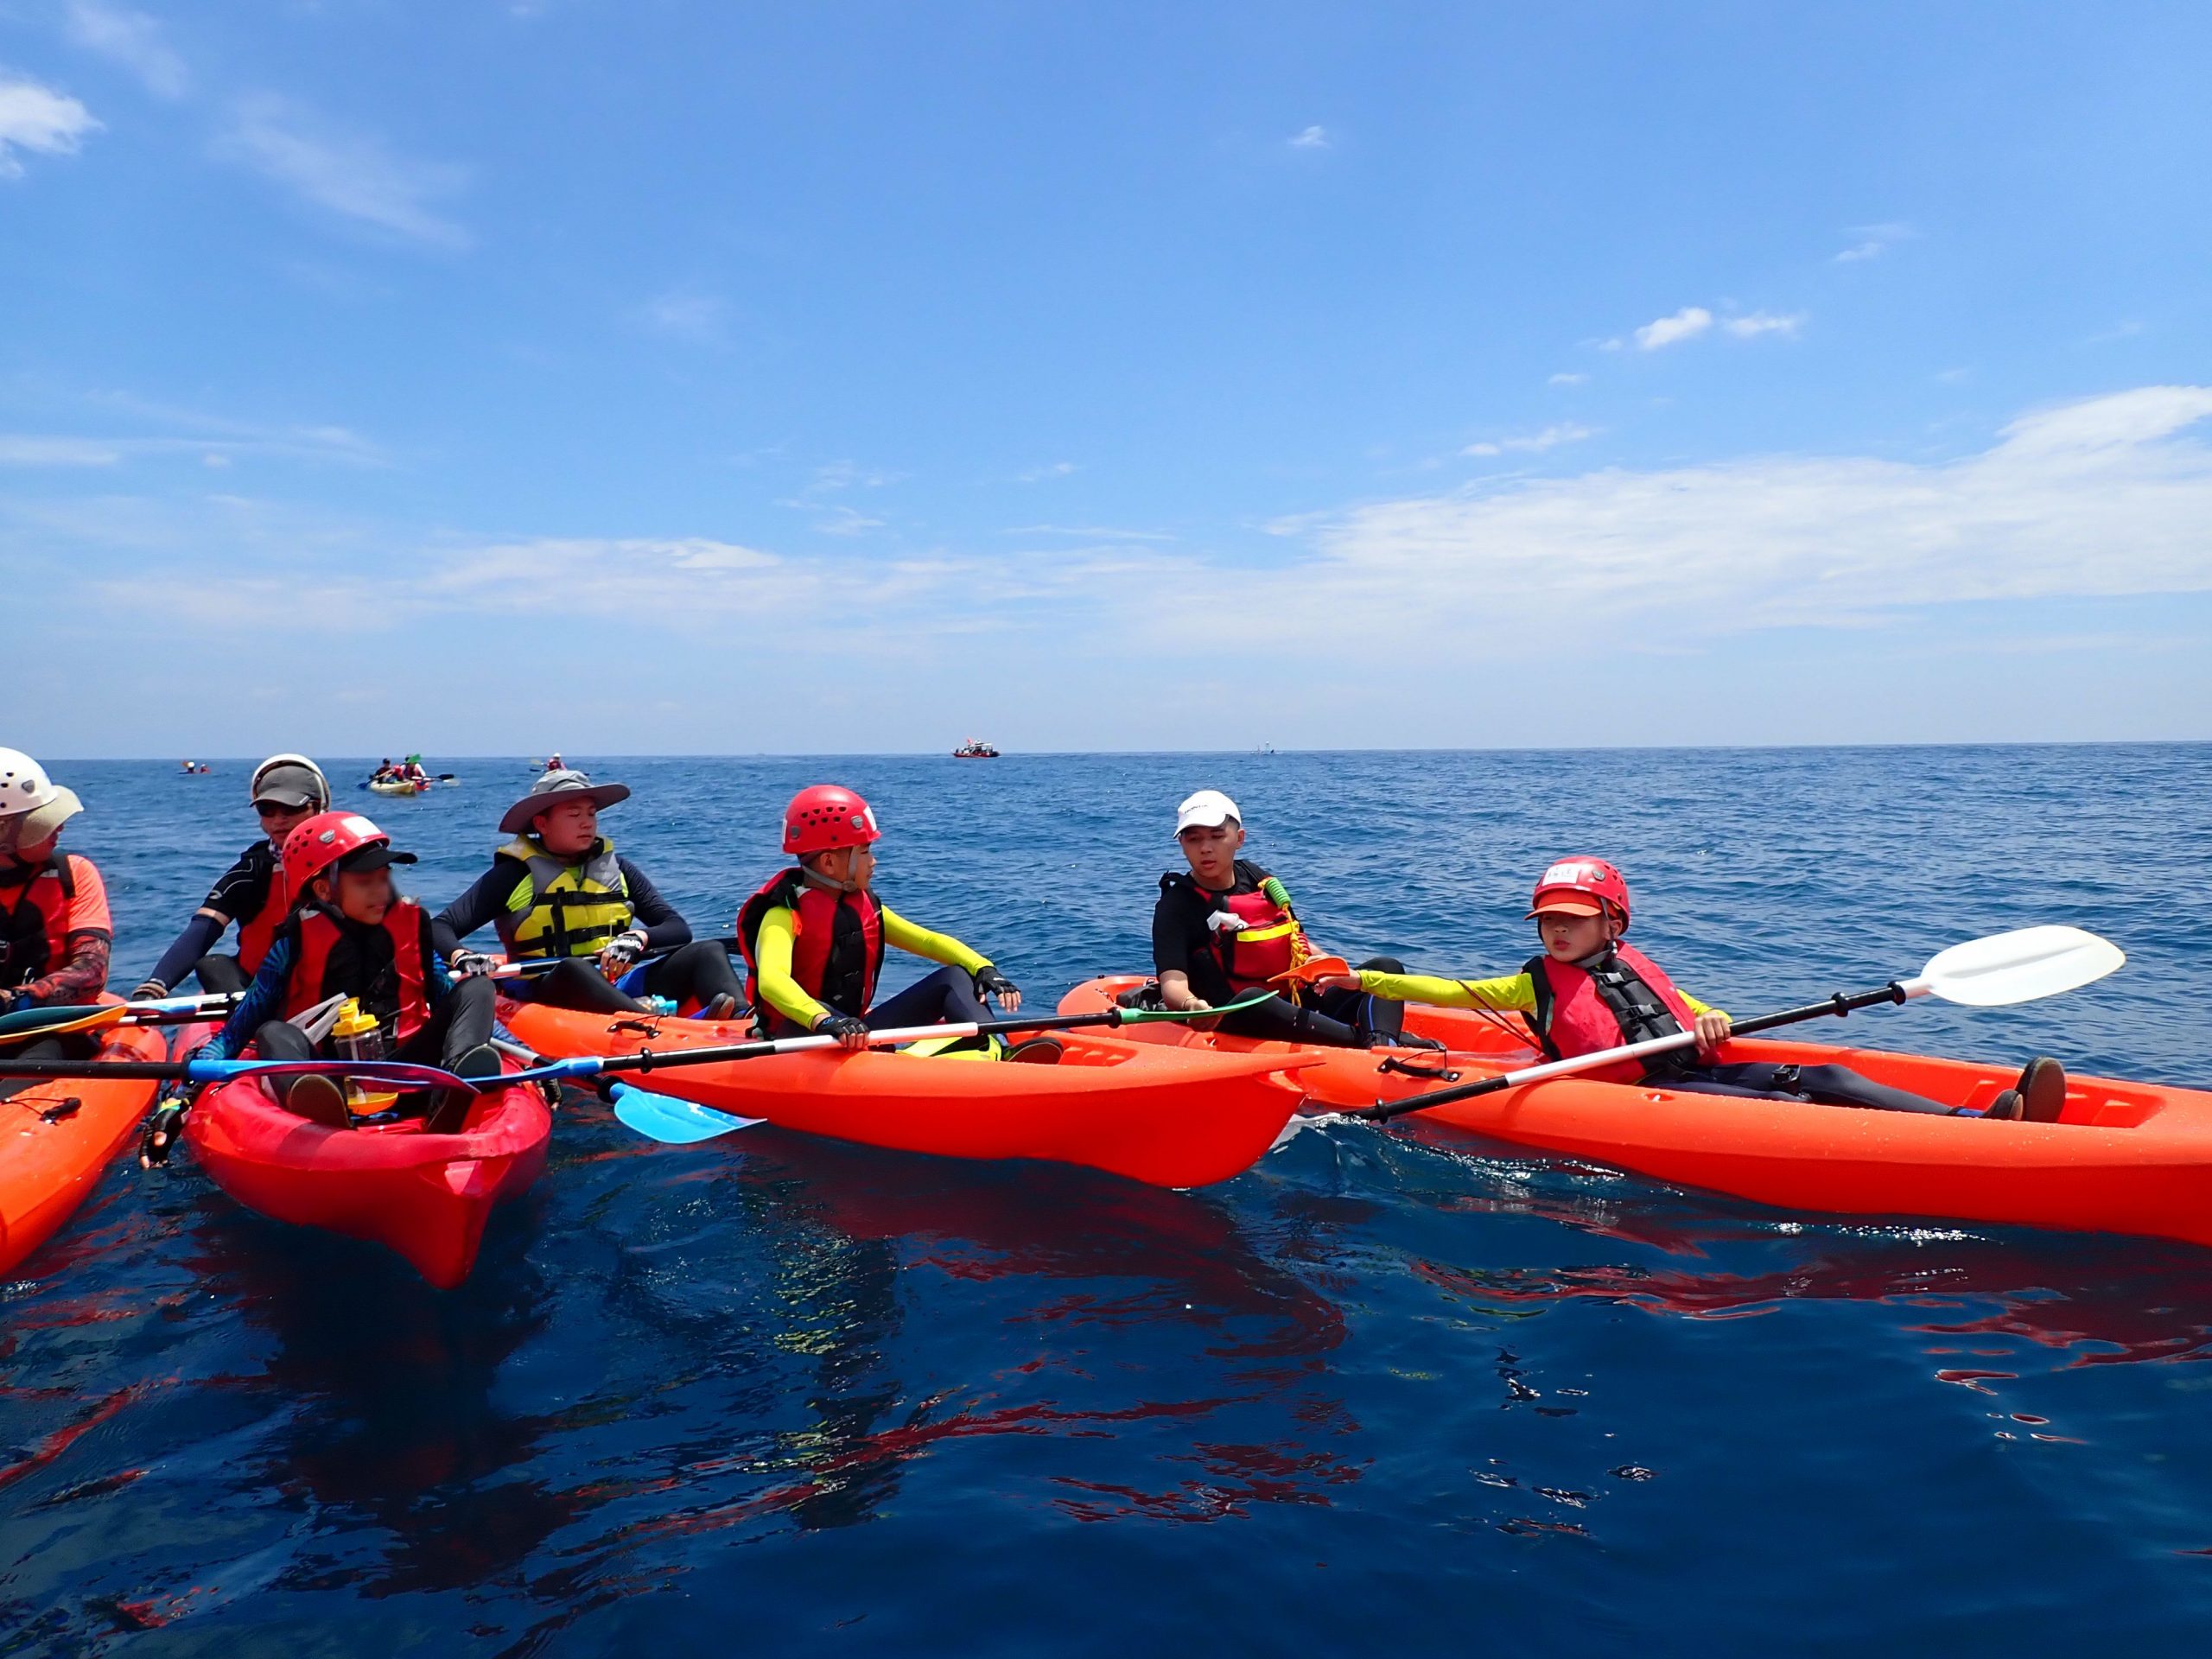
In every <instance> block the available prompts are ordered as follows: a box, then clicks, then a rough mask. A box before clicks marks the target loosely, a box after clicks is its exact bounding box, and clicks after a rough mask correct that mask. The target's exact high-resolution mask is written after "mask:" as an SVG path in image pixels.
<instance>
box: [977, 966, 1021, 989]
mask: <svg viewBox="0 0 2212 1659" xmlns="http://www.w3.org/2000/svg"><path fill="white" fill-rule="evenodd" d="M1013 989H1014V982H1013V981H1012V980H1010V979H1008V978H1007V976H1005V975H1004V974H1002V973H1001V972H999V970H998V969H995V968H994V967H992V966H991V964H990V963H988V962H987V963H984V964H983V965H982V967H980V968H978V969H976V995H978V996H1004V995H1006V994H1007V992H1009V991H1011V990H1013Z"/></svg>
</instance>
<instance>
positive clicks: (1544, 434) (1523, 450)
mask: <svg viewBox="0 0 2212 1659" xmlns="http://www.w3.org/2000/svg"><path fill="white" fill-rule="evenodd" d="M1597 435H1598V429H1597V428H1596V427H1594V426H1578V425H1576V424H1575V423H1573V422H1572V421H1561V422H1560V423H1558V424H1556V425H1554V426H1548V427H1546V428H1545V429H1543V430H1542V431H1541V432H1530V433H1527V434H1524V435H1522V436H1520V437H1516V438H1497V439H1493V440H1491V441H1490V442H1484V443H1471V444H1469V445H1468V446H1467V447H1466V448H1465V449H1462V450H1461V451H1460V452H1459V453H1460V454H1463V455H1504V454H1541V452H1542V451H1544V450H1546V449H1552V448H1557V447H1558V446H1559V445H1560V444H1562V443H1580V442H1582V440H1583V439H1585V438H1594V437H1595V436H1597Z"/></svg>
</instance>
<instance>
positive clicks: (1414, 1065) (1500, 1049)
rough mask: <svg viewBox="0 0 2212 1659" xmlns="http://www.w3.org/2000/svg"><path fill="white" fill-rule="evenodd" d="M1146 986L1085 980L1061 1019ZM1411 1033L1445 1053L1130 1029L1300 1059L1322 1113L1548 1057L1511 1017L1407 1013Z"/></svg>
mask: <svg viewBox="0 0 2212 1659" xmlns="http://www.w3.org/2000/svg"><path fill="white" fill-rule="evenodd" d="M1145 982H1146V976H1144V975H1142V974H1105V975H1102V976H1099V977H1098V978H1096V979H1092V980H1086V981H1084V982H1083V983H1082V984H1080V985H1078V986H1077V987H1076V988H1074V989H1073V990H1071V991H1070V992H1069V993H1068V994H1067V995H1065V996H1064V997H1062V998H1061V999H1060V1006H1059V1011H1060V1012H1061V1013H1062V1014H1096V1013H1097V1012H1099V1011H1100V1010H1102V1009H1105V1008H1110V1007H1113V1006H1114V1002H1115V999H1116V997H1118V996H1119V995H1121V994H1122V992H1124V991H1128V990H1134V989H1135V988H1136V987H1138V986H1140V985H1142V984H1144V983H1145ZM1406 1029H1407V1030H1408V1031H1409V1032H1412V1033H1414V1035H1416V1036H1421V1037H1427V1038H1432V1039H1434V1040H1436V1041H1437V1042H1440V1043H1442V1044H1444V1045H1445V1052H1442V1053H1439V1052H1436V1051H1435V1050H1433V1049H1414V1048H1398V1049H1366V1048H1323V1047H1319V1046H1313V1045H1304V1044H1292V1043H1269V1042H1262V1041H1259V1040H1258V1039H1254V1038H1250V1037H1232V1036H1230V1035H1228V1034H1227V1033H1223V1032H1217V1031H1214V1032H1209V1031H1200V1030H1199V1029H1198V1027H1195V1026H1190V1025H1185V1024H1183V1023H1181V1022H1179V1021H1173V1020H1170V1021H1163V1022H1161V1023H1160V1024H1159V1025H1147V1026H1129V1027H1124V1028H1123V1029H1122V1035H1123V1036H1124V1037H1126V1038H1127V1039H1128V1040H1130V1041H1131V1042H1137V1043H1145V1044H1148V1045H1152V1046H1160V1047H1166V1048H1176V1049H1182V1050H1185V1051H1190V1052H1205V1053H1214V1054H1276V1055H1282V1054H1291V1053H1295V1054H1300V1055H1303V1056H1304V1057H1306V1060H1307V1061H1308V1062H1309V1064H1308V1065H1306V1067H1305V1068H1304V1069H1303V1070H1301V1071H1300V1072H1299V1074H1298V1084H1299V1087H1300V1089H1302V1090H1304V1091H1305V1094H1306V1099H1307V1100H1308V1101H1311V1102H1313V1103H1314V1104H1316V1105H1322V1106H1333V1107H1339V1108H1346V1109H1349V1108H1351V1107H1355V1106H1372V1105H1373V1104H1374V1103H1376V1101H1378V1100H1402V1099H1403V1098H1405V1097H1406V1096H1408V1095H1414V1094H1418V1093H1420V1092H1421V1090H1424V1089H1438V1088H1441V1087H1443V1086H1444V1085H1445V1084H1446V1082H1454V1083H1457V1082H1472V1081H1474V1080H1475V1079H1476V1078H1478V1077H1488V1076H1491V1074H1493V1073H1495V1072H1497V1071H1510V1070H1511V1069H1512V1068H1513V1067H1515V1066H1516V1065H1535V1064H1536V1062H1537V1061H1538V1060H1540V1059H1541V1058H1543V1057H1542V1056H1541V1055H1540V1054H1538V1053H1537V1052H1536V1051H1535V1049H1534V1048H1532V1047H1530V1046H1529V1039H1528V1033H1527V1030H1526V1028H1525V1027H1522V1025H1521V1022H1520V1021H1519V1020H1517V1019H1516V1018H1514V1017H1512V1016H1510V1015H1506V1016H1502V1017H1501V1016H1497V1015H1484V1014H1476V1013H1474V1012H1473V1011H1471V1010H1470V1009H1465V1008H1432V1007H1420V1006H1408V1007H1407V1009H1406Z"/></svg>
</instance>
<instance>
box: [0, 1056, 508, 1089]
mask: <svg viewBox="0 0 2212 1659" xmlns="http://www.w3.org/2000/svg"><path fill="white" fill-rule="evenodd" d="M318 1073H319V1074H320V1075H321V1076H323V1077H363V1078H366V1079H367V1080H368V1081H370V1082H372V1083H391V1084H398V1085H399V1086H400V1087H401V1088H404V1089H465V1090H469V1091H471V1092H472V1093H473V1092H475V1091H476V1090H477V1089H478V1083H480V1084H483V1085H485V1086H486V1087H493V1088H496V1087H498V1086H499V1084H500V1083H501V1082H502V1081H512V1079H501V1078H499V1077H487V1078H480V1079H479V1080H478V1083H471V1082H469V1081H468V1080H467V1078H465V1077H455V1076H454V1074H453V1073H452V1072H450V1071H443V1070H441V1069H440V1068H439V1067H437V1066H435V1065H412V1064H410V1062H408V1061H405V1060H170V1061H167V1062H162V1061H159V1060H0V1077H45V1078H67V1079H68V1080H70V1081H72V1082H86V1081H89V1080H91V1079H93V1078H96V1077H120V1078H129V1079H130V1080H133V1081H144V1080H146V1079H149V1078H150V1079H151V1080H153V1081H154V1082H156V1083H230V1082H232V1081H233V1080H235V1079H237V1078H238V1077H306V1076H308V1075H310V1074H318Z"/></svg>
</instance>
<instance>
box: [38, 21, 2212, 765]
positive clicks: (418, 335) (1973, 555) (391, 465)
mask: <svg viewBox="0 0 2212 1659" xmlns="http://www.w3.org/2000/svg"><path fill="white" fill-rule="evenodd" d="M2208 84H2212V8H2208V7H2205V6H2202V5H2201V4H2196V3H2175V4H2170V5H2148V4H2096V5H2090V4H2082V5H2058V4H2044V5H2030V6H2021V5H2018V4H2013V3H2004V4H1983V5H1974V4H1952V5H1945V6H1942V7H1930V6H1925V5H1919V4H1912V5H1885V4H1876V3H1867V4H1856V5H1853V6H1849V7H1824V8H1809V7H1789V8H1783V7H1775V6H1771V5H1765V4H1741V5H1717V4H1704V5H1700V4H1690V3H1684V4H1676V5H1667V6H1656V5H1650V4H1636V5H1626V4H1604V3H1584V4H1575V5H1569V6H1524V5H1513V6H1507V5H1503V4H1497V5H1466V4H1454V5H1435V6H1375V5H1349V4H1347V5H1330V6H1320V5H1305V4H1297V3H1279V4H1268V5H1229V4H1216V5H1211V6H1205V7H1189V6H1169V5H1160V6H1147V5H1139V4H1122V3H1117V4H1112V5H1106V4H1099V5H1090V6H1076V5H1052V4H1039V3H1014V0H1008V3H1002V4H950V3H948V4H937V5H930V6H912V5H904V4H897V5H894V4H888V3H886V4H877V5H855V4H834V3H832V4H822V5H812V6H804V7H798V6H776V7H769V6H753V5H738V4H731V3H705V0H700V3H676V0H625V3H620V4H618V3H614V0H540V3H534V4H523V3H492V0H445V3H441V4H438V5H435V6H426V5H422V4H412V5H410V4H401V3H397V0H394V3H378V0H321V3H305V0H296V3H285V0H264V3H258V4H248V3H240V4H237V5H230V6H221V7H215V6H207V5H190V6H187V5H173V6H162V5H152V4H148V5H143V6H139V7H132V6H126V5H124V4H121V3H111V0H59V3H34V0H0V315H4V316H5V317H6V318H7V320H8V326H7V327H5V328H4V329H0V563H3V564H4V569H5V570H6V573H7V576H8V581H9V584H10V594H11V610H12V611H13V613H14V615H15V617H16V630H15V632H16V640H17V645H18V650H19V651H20V650H21V648H22V643H23V641H24V639H25V638H26V634H27V631H28V628H29V625H27V623H26V620H25V619H26V618H35V619H37V622H36V625H35V626H36V627H37V628H38V629H39V630H41V631H42V637H43V639H44V640H45V641H47V642H48V644H49V645H51V646H52V647H53V648H54V649H55V651H56V656H55V658H54V660H55V662H56V663H57V664H60V665H62V666H61V667H60V671H59V676H58V677H56V678H54V679H53V680H49V681H47V682H45V683H41V684H40V685H38V686H37V688H36V689H35V690H31V691H29V693H28V694H26V692H25V690H23V689H22V684H21V683H20V682H19V690H18V694H17V696H16V697H15V698H14V699H12V700H11V701H12V704H13V715H12V716H11V718H10V721H8V722H7V730H6V732H5V734H4V735H3V736H0V741H7V742H10V743H11V744H17V745H20V746H21V747H27V748H29V749H31V750H32V751H34V752H43V753H54V754H65V755H95V754H143V753H162V754H166V753H169V752H171V751H175V752H177V753H182V752H183V751H184V750H185V749H192V750H194V751H200V750H205V751H208V752H210V753H240V754H242V753H249V752H254V753H258V752H262V751H265V750H269V749H272V748H279V747H302V748H306V749H309V750H325V751H328V752H334V753H361V752H363V751H372V752H377V753H382V752H385V751H386V750H393V749H398V748H407V747H420V748H423V749H424V750H426V751H429V752H431V753H447V754H465V753H503V752H513V753H543V751H544V750H545V749H546V748H547V747H565V748H569V749H572V750H577V751H585V752H597V753H609V752H613V753H625V752H632V753H633V752H640V751H667V752H713V751H737V752H749V751H753V750H760V749H766V750H779V751H795V752H817V753H818V752H829V751H839V750H910V749H935V748H939V747H945V746H947V745H949V744H950V743H951V742H952V741H955V740H957V739H958V738H960V737H962V736H964V735H967V734H970V733H980V734H987V735H989V736H992V737H995V739H996V740H997V741H1000V742H1001V744H1003V745H1006V746H1008V747H1020V748H1026V749H1039V748H1057V749H1067V748H1090V747H1132V748H1162V747H1192V748H1224V747H1246V746H1249V745H1252V744H1255V743H1260V742H1271V743H1274V744H1276V745H1277V746H1279V747H1335V746H1343V745H1362V746H1364V745H1383V746H1395V745H1406V746H1420V745H1450V746H1459V745H1468V746H1476V747H1490V746H1495V745H1500V744H1519V743H1540V744H1554V743H1556V744H1578V745H1579V744H1610V743H1684V742H1717V743H1728V742H1758V743H1770V742H1797V741H1891V740H1937V741H1942V740H1953V739H2029V740H2035V739H2074V738H2133V737H2188V738H2204V737H2212V648H2209V647H2212V599H2208V592H2212V283H2207V281H2206V272H2207V271H2208V270H2212V213H2208V211H2207V204H2208V203H2212V99H2208V98H2207V97H2206V96H2205V94H2204V88H2205V86H2207V85H2208ZM186 731H188V732H190V733H191V734H192V735H191V736H190V737H189V738H188V739H186V738H185V737H183V735H182V734H183V733H184V732H186Z"/></svg>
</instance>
